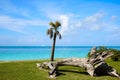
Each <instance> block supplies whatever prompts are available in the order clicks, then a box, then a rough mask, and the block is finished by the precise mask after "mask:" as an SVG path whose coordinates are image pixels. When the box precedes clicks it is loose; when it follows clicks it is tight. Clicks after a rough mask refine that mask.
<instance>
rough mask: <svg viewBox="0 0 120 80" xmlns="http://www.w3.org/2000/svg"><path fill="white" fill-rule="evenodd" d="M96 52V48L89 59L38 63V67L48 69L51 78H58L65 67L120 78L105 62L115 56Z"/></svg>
mask: <svg viewBox="0 0 120 80" xmlns="http://www.w3.org/2000/svg"><path fill="white" fill-rule="evenodd" d="M93 50H94V51H93ZM95 50H96V48H94V49H91V53H90V57H89V58H68V59H63V60H59V61H55V62H43V63H40V64H39V63H37V67H39V68H40V69H43V68H45V67H48V68H49V72H48V73H49V76H50V77H51V78H54V77H56V76H57V74H58V67H59V66H64V65H70V66H78V67H82V68H84V69H85V70H86V72H88V74H89V75H90V76H99V75H106V74H107V75H111V76H115V77H118V78H120V76H119V74H118V73H117V71H116V70H115V69H114V68H112V67H111V66H109V65H108V64H107V63H105V62H104V60H105V59H107V58H108V57H110V56H112V55H113V54H112V53H111V52H108V51H104V52H102V53H96V51H95Z"/></svg>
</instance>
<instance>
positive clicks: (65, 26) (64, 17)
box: [59, 15, 69, 34]
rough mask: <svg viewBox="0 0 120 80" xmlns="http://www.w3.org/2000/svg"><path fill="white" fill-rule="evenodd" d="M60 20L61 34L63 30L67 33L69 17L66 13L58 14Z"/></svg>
mask: <svg viewBox="0 0 120 80" xmlns="http://www.w3.org/2000/svg"><path fill="white" fill-rule="evenodd" d="M59 18H60V20H61V24H62V27H61V31H60V33H61V34H64V32H66V33H67V31H68V29H69V17H68V16H67V15H60V16H59Z"/></svg>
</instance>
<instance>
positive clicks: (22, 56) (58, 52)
mask: <svg viewBox="0 0 120 80" xmlns="http://www.w3.org/2000/svg"><path fill="white" fill-rule="evenodd" d="M91 48H92V46H57V47H56V48H55V56H54V57H55V58H72V57H79V58H82V57H87V54H88V52H89V51H90V49H91ZM111 48H115V49H120V47H118V46H117V47H116V46H115V47H111ZM50 55H51V47H50V46H0V61H11V60H12V61H15V60H39V59H49V58H50Z"/></svg>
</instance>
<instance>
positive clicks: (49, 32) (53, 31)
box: [47, 21, 62, 61]
mask: <svg viewBox="0 0 120 80" xmlns="http://www.w3.org/2000/svg"><path fill="white" fill-rule="evenodd" d="M49 25H50V26H51V28H50V29H48V30H47V35H49V36H50V39H53V44H52V51H51V58H50V61H54V51H55V43H56V37H57V36H58V37H59V39H61V38H62V36H61V34H60V32H59V31H58V28H59V27H60V26H61V23H60V22H59V21H56V22H55V23H53V22H50V23H49Z"/></svg>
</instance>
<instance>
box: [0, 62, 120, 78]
mask: <svg viewBox="0 0 120 80" xmlns="http://www.w3.org/2000/svg"><path fill="white" fill-rule="evenodd" d="M38 62H44V61H43V60H41V61H16V62H4V63H2V62H1V63H0V80H119V79H118V78H116V77H111V76H100V77H91V76H90V75H88V74H87V73H86V72H85V70H84V69H83V68H79V67H73V66H61V67H59V72H60V75H59V76H58V77H57V78H56V79H50V78H49V77H48V74H47V73H48V70H39V69H38V68H37V67H36V63H38ZM107 63H108V64H109V65H111V66H113V67H114V68H115V69H117V71H119V73H120V67H119V66H120V62H113V61H111V60H107Z"/></svg>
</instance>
